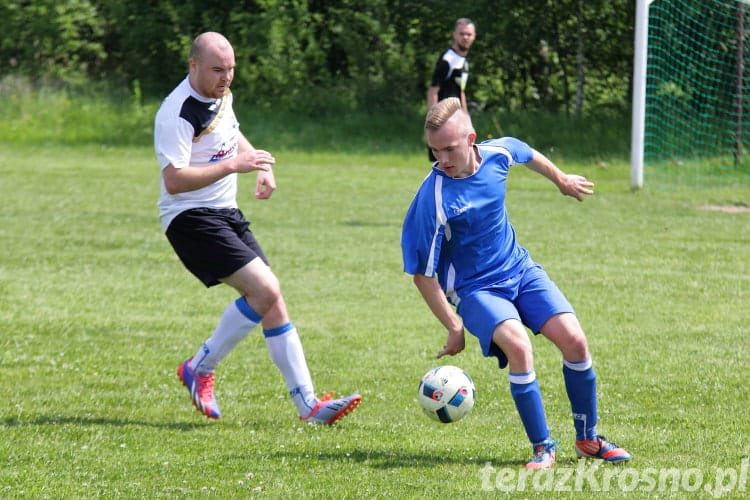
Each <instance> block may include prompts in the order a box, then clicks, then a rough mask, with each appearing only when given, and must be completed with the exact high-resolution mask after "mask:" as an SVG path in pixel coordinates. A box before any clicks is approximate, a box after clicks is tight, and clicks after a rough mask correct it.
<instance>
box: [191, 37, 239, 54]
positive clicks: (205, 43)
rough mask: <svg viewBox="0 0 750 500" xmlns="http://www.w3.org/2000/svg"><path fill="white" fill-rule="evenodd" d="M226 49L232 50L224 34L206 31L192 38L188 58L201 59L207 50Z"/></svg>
mask: <svg viewBox="0 0 750 500" xmlns="http://www.w3.org/2000/svg"><path fill="white" fill-rule="evenodd" d="M227 49H229V50H232V45H231V44H230V43H229V40H227V39H226V37H225V36H224V35H222V34H221V33H216V32H215V31H207V32H205V33H201V34H200V35H198V36H197V37H195V40H193V43H192V45H191V46H190V58H191V59H201V58H202V57H203V56H204V55H205V54H206V52H207V51H209V50H219V51H226V50H227Z"/></svg>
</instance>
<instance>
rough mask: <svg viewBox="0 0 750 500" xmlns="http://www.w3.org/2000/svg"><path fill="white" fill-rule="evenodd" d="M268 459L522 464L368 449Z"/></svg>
mask: <svg viewBox="0 0 750 500" xmlns="http://www.w3.org/2000/svg"><path fill="white" fill-rule="evenodd" d="M272 456H274V457H278V458H279V459H287V460H309V459H310V457H311V456H314V458H315V459H316V460H319V461H320V460H330V461H331V462H337V463H341V462H342V461H344V462H346V461H351V462H355V463H358V464H365V465H369V466H370V467H374V468H376V469H395V468H401V467H409V468H411V467H435V466H436V465H448V464H456V465H467V464H469V463H475V464H477V465H484V464H486V463H491V464H492V466H493V467H498V466H500V467H516V466H518V467H521V466H523V465H524V464H525V463H526V462H525V461H522V460H498V459H497V457H493V456H490V455H486V456H482V457H474V458H471V459H467V458H462V457H452V456H450V455H449V454H446V455H442V454H439V453H429V452H425V453H419V452H406V451H388V450H381V451H372V450H357V451H352V450H343V449H342V450H340V451H337V452H325V453H313V454H311V453H309V452H304V453H303V452H300V453H294V452H290V451H278V452H276V453H272Z"/></svg>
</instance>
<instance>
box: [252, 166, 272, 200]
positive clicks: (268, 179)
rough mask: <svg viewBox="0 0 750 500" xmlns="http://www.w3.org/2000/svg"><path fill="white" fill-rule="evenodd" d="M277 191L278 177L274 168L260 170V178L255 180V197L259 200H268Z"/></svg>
mask: <svg viewBox="0 0 750 500" xmlns="http://www.w3.org/2000/svg"><path fill="white" fill-rule="evenodd" d="M274 191H276V178H275V177H274V175H273V170H260V171H258V179H257V180H256V181H255V197H256V198H257V199H259V200H267V199H268V198H270V197H271V195H272V194H273V192H274Z"/></svg>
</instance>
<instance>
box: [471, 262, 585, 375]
mask: <svg viewBox="0 0 750 500" xmlns="http://www.w3.org/2000/svg"><path fill="white" fill-rule="evenodd" d="M456 312H457V313H458V315H459V316H461V319H463V322H464V326H465V327H466V329H467V330H468V331H469V333H471V334H472V335H474V336H475V337H477V338H478V339H479V344H480V345H481V346H482V353H483V354H484V355H485V356H495V357H497V360H498V364H499V365H500V368H505V367H506V366H507V364H508V358H507V357H506V356H505V353H503V351H502V350H501V349H500V348H499V347H498V346H497V345H496V344H495V343H494V342H492V333H493V332H494V331H495V328H496V327H497V325H499V324H500V323H502V322H503V321H505V320H508V319H516V320H518V321H520V322H521V323H523V324H524V325H525V326H526V327H527V328H529V329H530V330H531V331H532V332H534V334H535V335H536V334H538V333H539V330H540V329H541V328H542V326H543V325H544V323H546V322H547V320H548V319H550V318H551V317H552V316H555V315H557V314H561V313H568V312H569V313H575V311H574V310H573V307H572V306H571V305H570V302H568V300H567V299H566V298H565V296H564V295H563V293H562V292H561V291H560V289H559V288H557V285H555V283H554V282H553V281H552V280H551V279H550V277H549V276H548V275H547V272H546V271H545V270H544V269H543V268H542V266H540V265H539V264H536V263H533V264H532V265H530V266H529V267H527V268H526V269H525V270H524V271H523V272H522V273H520V274H519V275H518V276H516V277H514V278H512V279H510V280H508V281H504V282H503V283H502V284H500V285H497V286H491V287H486V288H481V289H479V290H475V291H473V292H471V293H469V294H468V295H466V296H462V297H461V301H460V302H459V304H458V308H457V310H456Z"/></svg>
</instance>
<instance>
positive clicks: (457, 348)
mask: <svg viewBox="0 0 750 500" xmlns="http://www.w3.org/2000/svg"><path fill="white" fill-rule="evenodd" d="M464 347H466V338H465V336H464V329H463V328H461V329H460V330H458V331H457V332H448V340H446V341H445V345H444V346H443V349H442V350H441V351H440V352H439V353H438V355H437V357H438V359H440V358H442V357H443V356H445V355H448V356H455V355H456V354H458V353H459V352H461V351H463V350H464Z"/></svg>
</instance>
